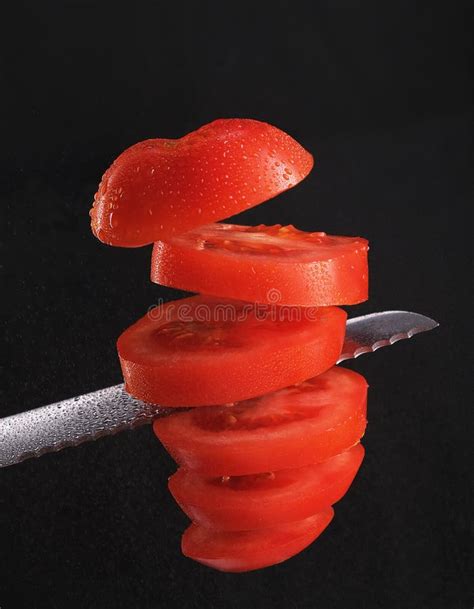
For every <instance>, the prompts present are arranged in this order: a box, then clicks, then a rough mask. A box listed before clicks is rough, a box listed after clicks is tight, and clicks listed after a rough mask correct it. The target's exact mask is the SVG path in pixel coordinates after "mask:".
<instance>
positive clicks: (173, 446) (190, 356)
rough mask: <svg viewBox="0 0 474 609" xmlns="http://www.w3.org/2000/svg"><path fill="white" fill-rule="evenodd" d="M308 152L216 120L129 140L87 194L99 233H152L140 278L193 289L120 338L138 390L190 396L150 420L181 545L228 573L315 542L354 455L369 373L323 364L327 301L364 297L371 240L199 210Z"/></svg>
mask: <svg viewBox="0 0 474 609" xmlns="http://www.w3.org/2000/svg"><path fill="white" fill-rule="evenodd" d="M312 166H313V159H312V156H311V155H310V154H309V153H308V152H307V151H306V150H304V148H302V147H301V146H300V145H299V144H298V143H297V142H296V141H295V140H294V139H292V138H291V137H290V136H288V135H287V134H285V133H283V132H282V131H280V130H279V129H276V128H275V127H272V126H270V125H267V124H265V123H261V122H259V121H252V120H244V119H228V120H220V121H215V122H214V123H211V124H209V125H206V126H204V127H202V128H201V129H199V130H197V131H195V132H193V133H191V134H188V135H186V136H184V137H183V138H181V139H179V140H163V139H159V140H147V141H145V142H141V143H139V144H136V145H135V146H132V147H131V148H129V149H128V150H126V151H125V152H124V153H123V154H122V155H120V156H119V157H118V158H117V160H116V161H115V162H114V163H113V164H112V166H111V167H110V168H109V169H108V170H107V172H106V174H105V175H104V178H103V180H102V182H101V184H100V187H99V191H98V193H97V195H96V198H95V201H94V207H93V209H92V210H91V218H92V229H93V231H94V234H95V235H96V236H97V237H98V238H99V239H100V240H102V241H104V242H105V243H109V244H111V245H119V246H124V247H137V246H141V245H145V244H148V243H152V242H154V246H153V253H152V264H151V279H152V281H154V282H156V283H160V284H162V285H166V286H170V287H173V288H179V289H183V290H188V291H191V292H197V293H198V294H199V295H197V296H192V297H190V298H184V299H182V300H178V301H173V302H169V303H167V304H165V305H161V306H159V307H156V308H154V309H151V310H149V311H148V313H147V315H145V316H144V317H143V318H142V319H140V320H139V321H138V322H136V323H135V324H134V325H133V326H131V327H130V328H128V329H127V330H125V332H124V333H123V334H122V335H121V336H120V338H119V339H118V343H117V347H118V353H119V358H120V363H121V366H122V371H123V375H124V379H125V386H126V389H127V391H128V392H129V393H130V394H131V395H132V396H134V397H136V398H139V399H141V400H144V401H147V402H150V403H156V404H160V405H163V406H170V407H188V408H187V409H186V410H183V408H181V409H180V410H177V411H176V413H173V414H171V415H169V416H167V417H164V418H160V419H157V420H156V421H155V423H154V431H155V433H156V435H157V436H158V437H159V438H160V440H161V441H162V443H163V444H164V446H165V447H166V448H167V450H168V451H169V452H170V454H171V455H172V456H173V458H174V459H175V460H176V462H177V463H178V464H179V466H180V467H179V469H178V471H177V472H176V473H175V474H174V475H173V476H172V477H171V478H170V481H169V488H170V491H171V493H172V495H173V496H174V498H175V499H176V501H177V503H178V504H179V505H180V506H181V508H182V509H183V511H184V512H185V513H186V514H187V515H188V516H189V518H190V519H191V520H192V525H191V526H190V527H189V528H188V529H187V530H186V532H185V533H184V535H183V539H182V550H183V553H184V554H185V555H186V556H189V557H191V558H193V559H195V560H197V561H199V562H201V563H203V564H206V565H208V566H211V567H214V568H216V569H220V570H223V571H235V572H237V571H248V570H252V569H258V568H261V567H265V566H269V565H272V564H275V563H278V562H281V561H283V560H286V559H287V558H289V557H290V556H293V555H294V554H296V553H297V552H299V551H301V550H302V549H303V548H305V547H306V546H307V545H309V544H310V543H311V542H312V541H313V540H314V539H316V537H318V536H319V534H320V533H321V532H322V531H323V530H324V529H325V528H326V526H327V525H328V524H329V522H330V521H331V519H332V517H333V509H332V505H333V504H334V503H335V502H337V501H338V500H339V499H341V497H342V496H343V495H344V494H345V493H346V492H347V490H348V488H349V486H350V485H351V483H352V480H353V479H354V477H355V475H356V473H357V470H358V469H359V467H360V464H361V462H362V459H363V456H364V449H363V447H362V446H361V445H360V444H359V440H360V438H361V437H362V435H363V433H364V430H365V425H366V397H367V384H366V382H365V379H364V378H363V377H361V376H360V375H359V374H357V373H355V372H352V371H349V370H346V369H344V368H339V367H336V366H335V364H336V362H337V360H338V357H339V355H340V352H341V348H342V345H343V341H344V334H345V323H346V313H345V312H344V311H343V310H342V309H340V308H339V306H341V305H349V304H355V303H359V302H362V301H364V300H365V299H366V298H367V288H368V271H367V249H368V245H367V241H366V240H364V239H362V238H359V237H357V238H352V237H334V236H328V235H326V234H325V233H321V232H312V233H305V232H303V231H300V230H297V229H296V228H294V227H293V226H280V225H277V226H270V227H269V226H263V225H261V226H256V227H251V226H240V225H235V224H222V223H217V224H216V223H214V224H210V223H209V222H215V221H217V220H222V219H224V218H226V217H228V216H230V215H232V214H235V213H237V212H240V211H243V210H244V209H247V208H249V207H252V206H254V205H257V204H259V203H262V202H263V201H265V200H267V199H269V198H271V197H274V196H276V195H278V194H279V193H281V192H282V191H284V190H286V189H288V188H289V187H292V186H294V185H295V184H297V183H298V182H299V181H301V180H302V179H303V178H304V177H306V175H307V174H308V173H309V171H310V170H311V168H312ZM189 407H194V408H189Z"/></svg>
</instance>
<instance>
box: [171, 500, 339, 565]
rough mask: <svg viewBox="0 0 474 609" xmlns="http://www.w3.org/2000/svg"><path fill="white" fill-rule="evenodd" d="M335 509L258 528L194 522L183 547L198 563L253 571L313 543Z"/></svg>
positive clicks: (185, 537)
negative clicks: (223, 527)
mask: <svg viewBox="0 0 474 609" xmlns="http://www.w3.org/2000/svg"><path fill="white" fill-rule="evenodd" d="M333 516H334V511H333V509H332V508H326V509H325V510H323V511H321V512H319V513H318V514H315V515H313V516H310V517H309V518H306V519H305V520H299V521H297V522H291V523H287V524H282V525H280V526H278V527H274V528H271V529H260V530H258V531H216V530H213V529H207V528H205V527H202V526H199V525H197V524H192V525H191V526H190V527H189V528H188V529H186V531H185V532H184V535H183V538H182V541H181V549H182V552H183V554H184V555H185V556H187V557H188V558H192V559H193V560H196V561H197V562H200V563H202V564H203V565H207V566H208V567H212V568H213V569H218V570H219V571H227V572H231V573H240V572H243V571H253V570H255V569H262V568H263V567H269V566H271V565H275V564H277V563H280V562H283V561H284V560H287V559H288V558H291V557H292V556H294V555H295V554H298V553H299V552H301V551H302V550H304V548H306V547H307V546H309V544H310V543H312V542H313V541H314V540H315V539H316V538H317V537H319V535H321V533H322V532H323V531H324V529H325V528H326V527H327V526H328V524H329V523H330V522H331V520H332V518H333Z"/></svg>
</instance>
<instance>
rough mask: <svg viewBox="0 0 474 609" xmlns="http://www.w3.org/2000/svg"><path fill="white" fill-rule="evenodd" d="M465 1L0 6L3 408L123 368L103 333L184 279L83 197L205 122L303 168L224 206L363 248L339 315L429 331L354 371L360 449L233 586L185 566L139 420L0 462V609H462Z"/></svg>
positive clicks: (95, 384) (151, 443) (111, 335)
mask: <svg viewBox="0 0 474 609" xmlns="http://www.w3.org/2000/svg"><path fill="white" fill-rule="evenodd" d="M467 4H468V3H465V4H463V3H459V2H447V3H438V2H413V1H412V2H404V1H397V2H375V1H374V2H361V3H360V2H350V1H342V0H332V1H331V0H326V1H325V2H319V1H318V2H309V1H308V2H293V3H290V2H278V1H276V0H275V1H273V2H272V3H266V2H258V1H257V0H255V1H254V2H253V4H252V5H247V6H246V5H244V4H242V3H229V2H225V1H221V2H213V3H208V2H189V3H183V2H175V3H173V4H172V3H170V2H166V3H165V2H148V3H143V2H139V1H137V2H130V3H127V5H123V6H122V5H119V4H116V3H107V2H98V1H97V2H92V1H90V2H87V1H80V0H76V1H74V0H62V1H61V2H59V1H57V2H55V1H52V0H49V1H43V2H33V1H30V2H19V3H15V5H14V7H11V6H10V7H9V8H8V11H7V14H6V11H5V6H4V8H3V9H2V10H3V12H4V14H3V18H2V40H3V42H4V43H6V44H5V50H4V52H3V54H2V59H3V62H4V63H3V67H2V77H3V79H4V84H3V86H2V93H1V98H0V104H1V113H0V117H1V127H2V136H1V143H2V145H1V148H0V162H1V167H2V171H1V175H2V201H1V209H2V241H3V245H4V246H5V247H4V254H3V260H4V286H5V287H4V290H3V297H2V305H3V306H4V307H5V309H6V310H5V313H4V315H3V319H4V320H5V322H6V323H5V336H6V340H5V342H4V348H5V362H6V375H4V381H5V382H2V386H3V397H2V399H1V402H0V408H1V414H2V415H8V414H13V413H15V412H19V411H21V410H24V409H26V408H31V407H34V406H39V405H42V404H46V403H49V402H52V401H56V400H59V399H62V398H66V397H70V396H72V395H76V394H80V393H83V392H86V391H91V390H93V389H97V388H99V387H103V386H107V385H109V384H113V383H116V382H118V381H119V379H120V372H119V366H118V362H117V358H116V353H115V345H114V343H115V340H116V337H117V336H118V334H119V333H120V332H121V331H122V330H123V329H124V328H125V327H126V326H127V325H129V324H130V323H131V322H132V321H134V320H135V319H136V318H138V317H139V316H140V315H142V314H143V312H144V311H145V310H146V309H147V307H148V306H149V305H151V304H153V303H154V302H156V301H157V299H158V298H159V297H165V298H171V297H173V296H176V295H177V294H178V293H177V292H173V291H172V290H166V289H164V288H163V289H162V288H159V287H158V286H155V285H152V284H151V283H150V282H149V280H148V273H149V255H150V251H149V249H148V248H142V249H138V250H120V249H115V248H109V247H107V246H104V245H101V244H100V243H99V242H98V241H96V240H95V239H94V238H93V237H92V235H91V233H90V230H89V218H88V210H89V207H90V203H91V200H92V197H93V194H94V191H95V189H96V186H97V183H98V181H99V179H100V176H101V174H102V172H103V170H104V169H105V168H106V167H107V166H108V164H109V163H110V162H111V160H112V159H113V158H114V157H115V156H116V155H117V154H118V153H119V152H120V151H121V150H122V149H123V148H125V147H126V146H128V145H130V144H132V143H134V142H136V141H138V140H140V139H144V138H148V137H160V136H162V137H179V136H181V135H183V134H184V133H186V132H188V131H190V130H193V129H195V128H197V127H198V126H200V125H201V124H203V123H206V122H208V121H209V120H212V119H213V118H216V117H225V116H243V117H253V118H258V119H263V120H266V121H268V122H271V123H274V124H276V125H277V126H279V127H281V128H282V129H284V130H286V131H288V132H289V133H291V134H292V135H293V136H294V137H296V138H297V139H298V140H299V141H301V142H302V143H303V144H304V145H305V146H306V147H307V148H308V149H309V150H311V151H312V152H313V153H314V155H315V157H316V162H317V165H316V168H315V170H314V171H313V173H312V174H311V176H310V177H309V178H308V179H307V180H306V181H305V182H304V183H302V184H301V185H300V186H299V187H298V188H296V189H294V190H292V191H290V192H288V193H285V194H284V195H283V196H281V197H279V198H277V199H275V200H273V201H271V202H269V203H267V204H264V205H262V206H260V207H259V208H258V209H253V210H250V211H248V212H246V213H245V214H242V216H241V217H239V220H241V221H242V222H243V221H245V222H246V223H259V222H264V223H266V224H271V223H277V222H279V223H290V222H291V223H294V224H295V225H297V226H298V227H300V228H303V229H312V230H325V231H327V232H333V233H342V234H361V235H364V236H366V237H368V238H369V239H370V241H371V298H370V301H369V303H367V304H365V305H363V306H360V307H357V308H356V310H355V311H354V313H356V312H365V311H375V310H381V309H390V308H391V309H411V310H416V311H418V312H421V313H425V314H428V315H430V316H432V317H434V318H435V319H437V320H438V321H439V322H440V324H441V326H440V328H439V329H437V330H436V331H435V332H432V333H430V334H427V335H423V336H420V337H417V338H415V339H414V340H413V341H410V342H403V343H399V344H397V345H395V346H394V347H392V348H391V349H386V350H384V351H381V352H378V353H377V354H376V355H373V356H370V357H365V358H362V359H360V360H357V361H356V362H352V363H351V364H349V365H350V366H352V367H354V368H355V369H357V370H359V371H361V372H362V373H363V374H365V375H366V376H367V378H368V380H369V382H370V385H371V395H370V403H369V427H368V431H367V434H366V438H365V446H366V450H367V456H366V459H365V462H364V464H363V467H362V469H361V471H360V473H359V476H358V478H357V479H356V482H355V483H354V485H353V487H352V489H351V491H350V493H349V494H348V496H347V497H345V498H344V500H343V501H342V502H341V503H340V504H338V506H337V507H336V517H335V520H334V521H333V523H332V524H331V526H330V528H329V529H328V531H327V532H326V533H324V534H323V536H322V537H321V538H320V539H319V540H318V541H317V542H316V543H315V544H314V545H313V546H312V547H310V548H309V549H308V550H306V551H305V552H304V553H302V554H301V555H299V556H297V557H296V558H294V559H292V560H291V561H289V562H287V563H285V564H283V565H280V566H277V567H273V568H270V569H267V570H264V571H260V572H254V573H250V574H244V575H229V574H221V573H218V572H214V571H211V570H209V569H207V568H205V567H202V566H200V565H198V564H195V563H193V562H191V561H189V560H187V559H185V558H183V557H182V556H181V555H180V551H179V535H180V533H181V531H182V530H183V529H184V528H185V526H186V519H185V518H184V516H183V515H182V514H180V512H179V510H178V509H177V507H176V506H175V505H174V504H173V503H172V501H171V499H170V497H169V496H168V494H167V489H166V480H167V477H168V475H169V474H170V473H171V472H172V471H173V464H172V462H171V460H170V458H169V457H168V456H167V455H166V453H165V451H164V450H163V449H162V448H161V446H160V445H159V444H158V442H157V441H155V439H154V438H153V436H152V434H151V430H150V429H149V428H142V429H140V430H138V431H135V432H128V433H123V434H121V435H119V436H116V437H114V438H108V439H103V440H101V441H98V442H96V443H92V444H87V445H83V446H81V447H79V448H76V449H68V450H65V451H63V452H62V453H58V454H54V455H47V456H44V457H42V458H41V459H38V460H31V461H27V462H24V463H23V464H20V465H17V466H15V467H12V468H9V469H6V470H3V471H2V473H1V475H0V508H1V531H0V533H1V538H2V542H1V564H0V607H1V609H17V608H26V607H27V608H29V609H35V608H41V609H42V608H48V609H55V608H68V607H70V608H76V607H78V608H87V609H89V608H90V609H92V608H94V609H95V608H100V609H107V608H109V607H111V608H112V607H113V608H117V609H119V608H122V607H124V608H125V607H126V608H129V607H130V608H131V607H137V608H139V609H148V608H158V607H170V608H175V607H180V608H181V607H182V608H191V607H199V608H203V609H204V608H206V609H207V608H221V607H222V608H233V607H235V608H237V607H238V608H239V609H247V608H253V607H273V608H279V607H284V608H285V609H289V608H298V609H300V608H301V609H303V608H308V609H316V608H322V609H337V608H339V607H341V608H342V607H344V608H347V607H357V608H361V609H365V608H367V609H372V608H378V607H380V608H385V609H392V608H393V609H395V608H396V609H408V608H410V609H411V608H413V609H415V608H416V609H422V608H423V609H424V608H430V609H435V608H440V609H458V608H459V609H461V608H462V609H465V608H467V607H470V606H471V605H472V598H471V599H469V596H468V594H469V590H468V571H467V569H468V558H469V540H468V528H469V527H468V525H469V518H470V511H469V510H468V499H469V492H468V486H469V478H470V467H469V461H468V457H469V454H470V451H469V448H470V442H471V434H470V433H469V425H470V424H469V419H470V416H471V415H470V413H471V408H472V403H471V400H472V394H471V393H470V391H469V387H468V385H469V381H470V377H471V374H472V371H471V368H470V367H469V364H468V359H469V356H470V350H471V345H470V343H469V338H468V336H469V330H468V327H467V323H465V320H466V319H467V316H468V315H469V316H470V315H471V314H472V311H470V310H469V308H468V307H467V306H466V303H467V302H468V300H467V299H468V286H469V283H470V277H469V270H470V266H469V263H468V260H469V257H470V252H471V247H472V246H471V244H472V229H471V227H470V222H471V215H470V208H471V206H470V199H469V190H470V189H469V154H468V152H469V142H470V139H469V135H468V133H469V124H470V123H469V102H470V90H469V79H468V71H467V54H468V43H469V29H470V27H471V26H470V23H469V20H468V17H469V15H468V12H467Z"/></svg>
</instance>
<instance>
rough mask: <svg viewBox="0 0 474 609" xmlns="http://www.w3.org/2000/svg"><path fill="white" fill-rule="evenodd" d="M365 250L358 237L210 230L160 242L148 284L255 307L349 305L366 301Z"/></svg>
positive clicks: (282, 229) (288, 229)
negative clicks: (258, 303)
mask: <svg viewBox="0 0 474 609" xmlns="http://www.w3.org/2000/svg"><path fill="white" fill-rule="evenodd" d="M367 250H368V244H367V241H366V240H365V239H362V238H360V237H334V236H329V235H326V234H325V233H320V232H313V233H306V232H303V231H300V230H297V229H296V228H294V227H293V226H280V225H276V226H264V225H261V226H238V225H235V224H210V225H208V226H201V227H199V228H196V229H194V230H193V231H190V232H188V233H185V234H182V235H176V236H175V237H170V238H167V239H164V240H163V241H158V242H156V243H155V245H154V247H153V254H152V262H151V280H152V281H154V282H155V283H159V284H161V285H166V286H170V287H174V288H179V289H182V290H189V291H191V292H200V293H204V294H211V295H214V296H221V297H224V298H238V299H240V300H248V301H251V302H260V303H269V302H270V303H279V304H281V305H300V306H309V305H311V306H331V305H349V304H356V303H360V302H363V301H364V300H366V299H367V294H368V268H367Z"/></svg>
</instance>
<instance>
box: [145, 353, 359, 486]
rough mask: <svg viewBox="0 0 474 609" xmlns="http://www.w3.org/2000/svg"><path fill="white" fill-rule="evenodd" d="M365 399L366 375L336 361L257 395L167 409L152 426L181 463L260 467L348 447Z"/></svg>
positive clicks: (237, 472) (200, 467)
mask: <svg viewBox="0 0 474 609" xmlns="http://www.w3.org/2000/svg"><path fill="white" fill-rule="evenodd" d="M287 361H288V363H289V364H290V363H291V360H290V359H289V360H287ZM366 403H367V383H366V381H365V379H364V377H363V376H361V375H360V374H357V373H356V372H353V371H352V370H347V369H346V368H340V367H338V366H336V367H334V368H331V370H329V371H328V372H325V373H324V374H321V375H319V376H317V377H315V378H312V379H310V380H308V381H305V382H303V383H301V384H300V385H297V386H293V387H287V388H285V389H282V390H280V391H276V392H274V393H270V394H267V395H264V396H262V397H260V398H256V399H252V400H247V401H244V402H240V403H237V404H235V405H231V406H219V407H210V408H197V409H194V410H191V411H186V412H179V413H173V414H171V415H169V416H168V417H164V418H162V419H157V420H156V421H155V422H154V424H153V428H154V431H155V433H156V435H157V436H158V438H159V439H160V440H161V442H162V443H163V444H164V445H165V447H166V449H167V450H168V451H169V453H170V454H171V456H172V457H173V458H174V459H175V461H176V462H177V463H179V464H180V465H181V466H183V467H186V468H187V469H191V470H195V471H198V472H200V473H203V474H207V475H209V476H241V475H245V474H259V473H261V472H275V471H278V470H281V469H287V468H293V467H302V466H304V465H311V464H314V463H318V462H320V461H324V460H325V459H328V458H329V457H332V456H334V455H337V454H339V453H340V452H342V451H344V450H346V449H348V448H349V447H351V446H353V445H354V444H355V443H356V442H357V441H358V440H359V439H360V438H361V436H362V435H363V433H364V430H365V426H366Z"/></svg>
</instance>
